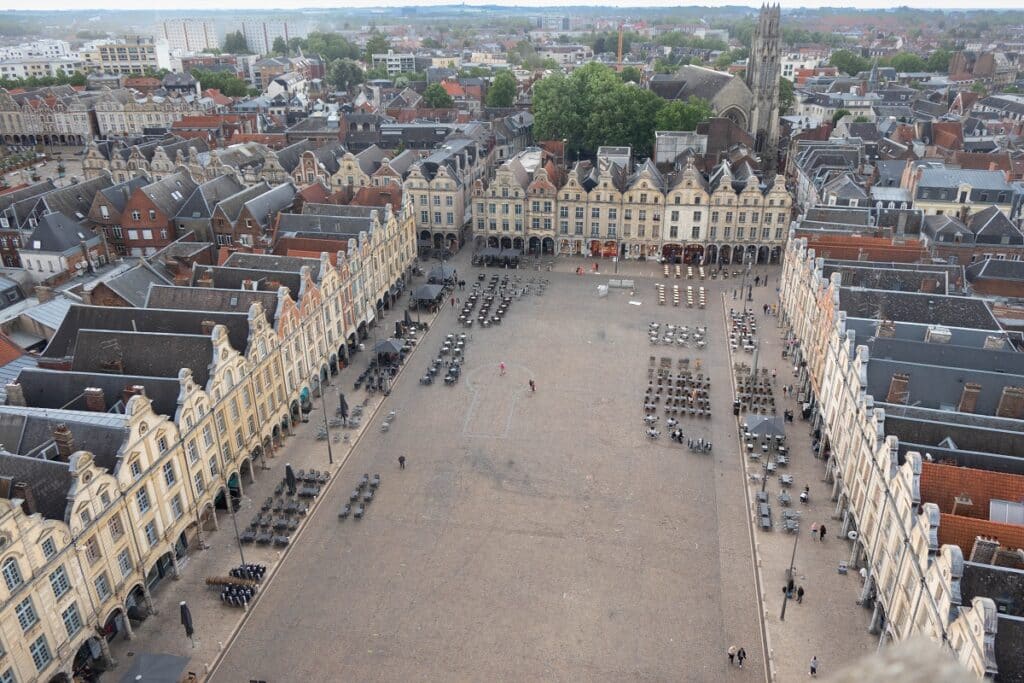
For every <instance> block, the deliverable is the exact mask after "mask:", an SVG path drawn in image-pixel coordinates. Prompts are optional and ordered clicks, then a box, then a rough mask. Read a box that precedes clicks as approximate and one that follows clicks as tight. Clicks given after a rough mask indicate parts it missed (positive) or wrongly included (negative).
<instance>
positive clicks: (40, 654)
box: [28, 635, 53, 671]
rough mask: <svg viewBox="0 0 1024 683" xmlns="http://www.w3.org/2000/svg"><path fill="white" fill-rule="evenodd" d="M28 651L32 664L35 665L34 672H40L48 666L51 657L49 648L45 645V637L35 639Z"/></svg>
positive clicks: (51, 659)
mask: <svg viewBox="0 0 1024 683" xmlns="http://www.w3.org/2000/svg"><path fill="white" fill-rule="evenodd" d="M28 649H29V652H31V653H32V663H33V664H35V665H36V671H42V670H43V669H45V668H46V667H48V666H50V662H52V661H53V655H51V654H50V646H49V645H47V644H46V636H45V635H43V636H39V637H38V638H36V639H35V640H34V641H33V642H32V645H30V646H29V648H28Z"/></svg>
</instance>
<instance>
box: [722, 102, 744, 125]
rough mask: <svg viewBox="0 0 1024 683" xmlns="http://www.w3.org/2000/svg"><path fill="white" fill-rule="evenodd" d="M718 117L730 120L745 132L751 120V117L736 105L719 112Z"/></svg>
mask: <svg viewBox="0 0 1024 683" xmlns="http://www.w3.org/2000/svg"><path fill="white" fill-rule="evenodd" d="M718 115H719V116H720V117H722V118H725V119H729V120H730V121H732V122H733V123H735V124H736V125H737V126H738V127H739V128H742V129H743V130H746V129H747V119H748V118H749V115H748V114H747V112H745V111H743V109H741V108H740V107H739V106H737V105H735V104H734V105H732V106H731V107H726V108H725V109H724V110H722V111H721V112H719V113H718Z"/></svg>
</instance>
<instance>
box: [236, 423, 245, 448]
mask: <svg viewBox="0 0 1024 683" xmlns="http://www.w3.org/2000/svg"><path fill="white" fill-rule="evenodd" d="M235 443H236V444H237V445H238V447H239V448H240V449H242V448H245V437H244V436H242V428H241V427H239V428H238V429H236V430H235Z"/></svg>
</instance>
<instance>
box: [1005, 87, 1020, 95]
mask: <svg viewBox="0 0 1024 683" xmlns="http://www.w3.org/2000/svg"><path fill="white" fill-rule="evenodd" d="M1002 91H1003V92H1005V93H1008V94H1010V95H1019V94H1020V93H1021V89H1020V88H1018V87H1017V86H1015V85H1008V86H1006V87H1005V88H1003V89H1002Z"/></svg>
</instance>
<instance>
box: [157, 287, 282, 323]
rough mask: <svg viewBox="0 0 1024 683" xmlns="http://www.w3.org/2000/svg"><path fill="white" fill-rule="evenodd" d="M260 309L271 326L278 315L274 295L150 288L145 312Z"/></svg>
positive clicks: (247, 311)
mask: <svg viewBox="0 0 1024 683" xmlns="http://www.w3.org/2000/svg"><path fill="white" fill-rule="evenodd" d="M257 301H258V302H259V303H260V304H261V305H262V306H263V312H264V313H265V314H266V316H267V322H269V323H270V324H274V319H275V316H276V314H277V292H269V291H263V290H257V291H255V292H254V291H252V290H250V289H215V288H211V287H168V286H165V285H156V286H154V287H150V289H149V296H148V298H147V299H146V307H147V308H158V309H176V310H183V311H198V312H202V311H220V312H223V313H245V314H246V315H248V313H249V307H250V306H252V304H253V303H254V302H257Z"/></svg>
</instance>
